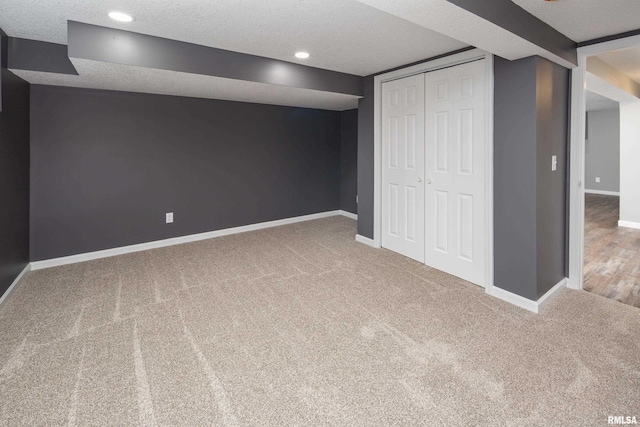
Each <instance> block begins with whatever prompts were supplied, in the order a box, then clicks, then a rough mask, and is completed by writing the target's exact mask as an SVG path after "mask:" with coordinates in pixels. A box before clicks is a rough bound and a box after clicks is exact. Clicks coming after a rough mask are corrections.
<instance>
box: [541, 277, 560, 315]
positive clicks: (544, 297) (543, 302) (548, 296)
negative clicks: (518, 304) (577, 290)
mask: <svg viewBox="0 0 640 427" xmlns="http://www.w3.org/2000/svg"><path fill="white" fill-rule="evenodd" d="M566 287H567V278H566V277H565V278H564V279H562V280H561V281H559V282H558V283H556V285H555V286H554V287H553V288H551V289H549V290H548V291H547V293H546V294H544V295H542V296H541V297H540V298H539V299H538V312H540V310H542V309H543V308H544V307H545V306H546V305H547V304H548V303H549V301H551V300H552V299H554V298H555V297H557V296H558V294H559V293H560V291H562V290H563V289H564V288H566Z"/></svg>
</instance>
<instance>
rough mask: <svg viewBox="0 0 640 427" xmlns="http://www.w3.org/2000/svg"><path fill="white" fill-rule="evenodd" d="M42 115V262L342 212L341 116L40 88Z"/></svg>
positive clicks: (37, 149) (37, 132) (38, 122)
mask: <svg viewBox="0 0 640 427" xmlns="http://www.w3.org/2000/svg"><path fill="white" fill-rule="evenodd" d="M31 106H32V108H31V162H32V163H31V164H32V168H31V203H32V205H31V206H32V215H31V229H32V233H31V259H32V261H38V260H43V259H49V258H55V257H61V256H67V255H73V254H78V253H84V252H90V251H96V250H101V249H107V248H113V247H118V246H124V245H131V244H136V243H142V242H149V241H153V240H159V239H165V238H170V237H176V236H183V235H188V234H193V233H201V232H206V231H213V230H219V229H224V228H229V227H236V226H241V225H246V224H253V223H259V222H263V221H270V220H276V219H282V218H287V217H294V216H299V215H306V214H312V213H318V212H325V211H330V210H337V209H339V208H340V132H341V129H340V113H339V112H332V111H323V110H312V109H304V108H292V107H280V106H269V105H261V104H248V103H240V102H230V101H216V100H204V99H194V98H179V97H170V96H162V95H147V94H134V93H124V92H110V91H101V90H91V89H73V88H61V87H50V86H37V85H34V86H33V87H32V91H31ZM166 212H174V215H175V222H174V223H173V224H165V213H166Z"/></svg>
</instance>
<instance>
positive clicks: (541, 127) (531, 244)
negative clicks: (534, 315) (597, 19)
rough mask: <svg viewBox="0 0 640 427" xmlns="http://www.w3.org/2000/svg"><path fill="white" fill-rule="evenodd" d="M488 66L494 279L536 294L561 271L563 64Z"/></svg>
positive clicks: (539, 61) (537, 61) (534, 61)
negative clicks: (491, 81)
mask: <svg viewBox="0 0 640 427" xmlns="http://www.w3.org/2000/svg"><path fill="white" fill-rule="evenodd" d="M494 65H495V67H494V69H495V83H494V84H495V94H494V103H495V105H494V285H495V286H497V287H499V288H502V289H505V290H507V291H510V292H513V293H515V294H517V295H520V296H523V297H525V298H528V299H531V300H534V301H535V300H537V299H538V298H540V297H541V296H542V295H544V294H545V293H546V292H547V291H548V290H549V289H551V288H552V287H553V286H554V285H556V284H557V283H558V282H560V281H561V280H562V279H563V278H564V277H565V262H566V259H565V249H566V244H567V243H566V227H567V224H566V209H567V204H566V200H567V194H566V179H567V146H568V126H569V121H568V117H569V104H568V103H569V71H568V70H566V69H564V68H563V67H560V66H559V65H556V64H553V63H552V62H550V61H547V60H546V59H543V58H540V57H530V58H525V59H521V60H518V61H507V60H503V59H500V58H495V64H494ZM553 155H555V156H557V160H558V164H557V170H556V171H553V172H552V171H551V157H552V156H553Z"/></svg>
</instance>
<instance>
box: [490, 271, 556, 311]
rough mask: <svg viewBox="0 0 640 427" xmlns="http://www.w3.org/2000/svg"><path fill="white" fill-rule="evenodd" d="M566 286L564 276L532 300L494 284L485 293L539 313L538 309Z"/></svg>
mask: <svg viewBox="0 0 640 427" xmlns="http://www.w3.org/2000/svg"><path fill="white" fill-rule="evenodd" d="M566 287H567V279H566V278H564V279H562V280H561V281H560V282H558V283H557V284H556V285H555V286H554V287H553V288H551V289H549V290H548V291H547V293H545V294H544V295H543V296H542V297H540V298H539V299H538V300H537V301H533V300H530V299H528V298H525V297H522V296H520V295H516V294H514V293H513V292H509V291H505V290H504V289H501V288H498V287H496V286H491V287H488V288H487V293H488V294H489V295H491V296H494V297H496V298H500V299H501V300H503V301H506V302H508V303H511V304H513V305H517V306H518V307H520V308H524V309H525V310H529V311H532V312H534V313H539V312H540V310H542V308H543V307H544V306H545V305H547V304H548V303H549V301H551V300H552V299H553V298H555V297H556V296H557V294H558V293H559V292H560V291H561V290H563V289H564V288H566Z"/></svg>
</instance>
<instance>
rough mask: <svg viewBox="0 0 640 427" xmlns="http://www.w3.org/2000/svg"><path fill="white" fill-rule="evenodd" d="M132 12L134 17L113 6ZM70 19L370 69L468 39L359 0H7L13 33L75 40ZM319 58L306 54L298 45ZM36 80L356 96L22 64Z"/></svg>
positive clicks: (348, 103)
mask: <svg viewBox="0 0 640 427" xmlns="http://www.w3.org/2000/svg"><path fill="white" fill-rule="evenodd" d="M111 11H121V12H126V13H129V14H131V15H133V16H134V18H135V21H134V22H131V23H118V22H116V21H113V20H111V19H110V18H109V17H108V16H107V14H108V12H111ZM67 20H75V21H79V22H84V23H88V24H95V25H101V26H106V27H112V28H119V29H123V30H128V31H133V32H138V33H142V34H149V35H154V36H158V37H164V38H169V39H174V40H180V41H185V42H189V43H195V44H200V45H204V46H210V47H216V48H220V49H227V50H232V51H236V52H242V53H249V54H253V55H259V56H264V57H268V58H274V59H279V60H284V61H289V62H294V63H300V64H304V65H309V66H313V67H318V68H324V69H327V70H333V71H340V72H344V73H349V74H356V75H361V76H365V75H369V74H373V73H375V72H379V71H383V70H386V69H389V68H394V67H397V66H400V65H404V64H407V63H411V62H416V61H419V60H422V59H425V58H429V57H432V56H436V55H439V54H442V53H446V52H450V51H452V50H456V49H459V48H462V47H465V46H467V45H466V44H465V43H462V42H459V41H456V40H454V39H451V38H449V37H446V36H443V35H441V34H438V33H436V32H434V31H431V30H428V29H426V28H424V27H421V26H419V25H416V24H412V23H410V22H408V21H406V20H404V19H401V18H399V17H396V16H393V15H390V14H387V13H384V12H382V11H380V10H378V9H374V8H371V7H368V6H366V5H363V4H362V3H359V2H357V1H355V0H321V1H320V0H268V1H267V0H215V1H210V0H179V1H162V2H159V1H157V0H82V1H78V0H0V28H2V29H3V30H4V31H5V32H6V33H7V34H8V35H9V36H12V37H20V38H27V39H32V40H40V41H47V42H54V43H61V44H66V43H67ZM300 50H303V51H307V52H309V53H310V54H311V57H310V58H309V59H307V60H299V59H297V58H295V57H294V53H295V52H296V51H300ZM14 71H15V72H16V74H19V75H20V76H21V77H22V78H24V79H25V80H27V81H29V82H30V83H34V84H49V85H63V86H76V87H89V88H101V89H111V90H125V91H135V92H144V93H159V94H171V95H179V96H194V97H199V98H215V99H228V100H235V101H246V102H256V103H271V104H276V105H292V106H300V107H309V108H322V109H329V110H345V109H348V108H356V107H357V100H356V98H354V97H350V96H345V95H341V94H332V93H322V92H317V91H310V90H306V89H296V88H285V87H282V86H271V87H269V85H265V84H257V83H253V82H246V81H238V80H229V79H220V78H212V77H205V76H195V75H189V74H184V73H168V72H163V71H160V70H148V69H147V70H145V69H136V68H135V67H124V66H119V65H113V64H106V63H94V64H87V63H82V64H81V69H79V70H78V71H79V72H80V77H74V76H61V75H56V74H51V73H36V72H24V71H16V70H14Z"/></svg>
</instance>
